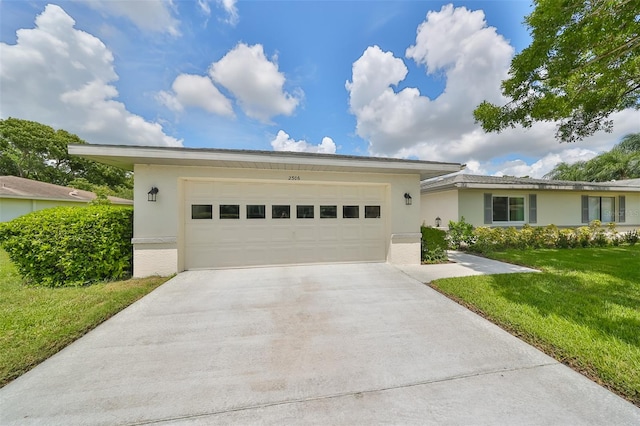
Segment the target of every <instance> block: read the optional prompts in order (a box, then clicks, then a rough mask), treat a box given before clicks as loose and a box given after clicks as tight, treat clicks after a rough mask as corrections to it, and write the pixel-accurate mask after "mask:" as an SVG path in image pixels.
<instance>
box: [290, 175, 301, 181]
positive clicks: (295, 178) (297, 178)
mask: <svg viewBox="0 0 640 426" xmlns="http://www.w3.org/2000/svg"><path fill="white" fill-rule="evenodd" d="M289 180H300V176H289Z"/></svg>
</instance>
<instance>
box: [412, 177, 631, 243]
mask: <svg viewBox="0 0 640 426" xmlns="http://www.w3.org/2000/svg"><path fill="white" fill-rule="evenodd" d="M420 204H421V212H422V220H423V223H425V224H426V225H430V226H434V225H435V224H436V220H437V219H439V220H438V222H439V223H440V225H441V226H442V227H446V226H447V225H448V223H449V221H454V222H457V221H459V220H460V219H461V218H462V217H464V218H465V221H467V222H468V223H471V224H472V225H474V226H476V227H477V226H503V227H507V226H515V227H520V226H522V225H524V224H530V225H532V226H546V225H550V224H553V225H556V226H559V227H578V226H584V225H587V224H589V223H590V222H591V221H593V220H600V221H601V222H602V223H603V224H607V223H611V222H613V223H615V224H616V225H617V228H618V229H619V230H621V231H624V230H630V229H636V228H639V227H640V179H632V180H622V181H613V182H598V183H596V182H573V181H560V180H546V179H530V178H515V177H509V176H503V177H497V176H477V175H470V174H458V175H453V176H444V177H439V178H435V179H429V180H426V181H424V182H422V184H421V189H420Z"/></svg>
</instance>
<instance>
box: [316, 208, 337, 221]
mask: <svg viewBox="0 0 640 426" xmlns="http://www.w3.org/2000/svg"><path fill="white" fill-rule="evenodd" d="M337 217H338V206H320V219H336V218H337Z"/></svg>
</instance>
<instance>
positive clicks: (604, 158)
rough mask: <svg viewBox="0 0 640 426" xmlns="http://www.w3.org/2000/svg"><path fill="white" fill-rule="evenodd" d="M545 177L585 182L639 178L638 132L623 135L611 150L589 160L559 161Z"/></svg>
mask: <svg viewBox="0 0 640 426" xmlns="http://www.w3.org/2000/svg"><path fill="white" fill-rule="evenodd" d="M545 178H548V179H560V180H573V181H586V182H608V181H612V180H621V179H635V178H640V133H634V134H630V135H627V136H625V137H624V138H622V141H621V142H620V143H619V144H617V145H616V146H614V147H613V149H612V150H611V151H608V152H604V153H602V154H600V155H598V156H596V157H594V158H592V159H591V160H589V161H579V162H577V163H574V164H567V163H559V164H558V165H557V166H556V167H554V169H553V170H551V171H550V172H549V173H547V174H546V175H545Z"/></svg>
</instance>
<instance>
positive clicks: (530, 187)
mask: <svg viewBox="0 0 640 426" xmlns="http://www.w3.org/2000/svg"><path fill="white" fill-rule="evenodd" d="M450 188H458V189H488V190H518V189H519V190H536V191H603V192H640V187H629V186H610V185H606V186H605V185H603V186H599V185H584V184H579V185H554V184H533V183H532V184H490V183H471V182H462V183H454V184H446V185H442V186H438V187H431V188H424V189H423V190H422V191H423V192H429V191H440V190H443V189H450Z"/></svg>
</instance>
